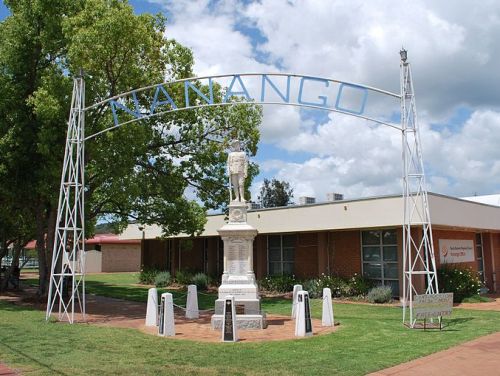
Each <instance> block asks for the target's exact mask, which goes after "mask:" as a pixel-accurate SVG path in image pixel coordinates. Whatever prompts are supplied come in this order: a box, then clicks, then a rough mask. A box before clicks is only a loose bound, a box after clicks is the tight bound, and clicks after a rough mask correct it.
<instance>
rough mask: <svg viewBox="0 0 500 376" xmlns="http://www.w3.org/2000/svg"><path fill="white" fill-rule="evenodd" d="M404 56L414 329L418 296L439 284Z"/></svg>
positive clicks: (408, 278) (408, 271) (406, 255)
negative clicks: (416, 297) (414, 308)
mask: <svg viewBox="0 0 500 376" xmlns="http://www.w3.org/2000/svg"><path fill="white" fill-rule="evenodd" d="M400 53H401V129H402V141H403V142H402V143H403V201H404V204H403V205H404V209H403V212H404V214H403V216H404V219H403V273H404V276H403V323H404V324H405V325H407V326H409V327H411V328H413V327H414V326H415V323H416V319H415V315H414V312H413V298H414V296H415V295H416V294H435V293H437V292H438V284H437V276H436V261H435V257H434V243H433V241H432V228H431V219H430V214H429V201H428V198H427V190H426V187H425V174H424V162H423V158H422V148H421V142H420V131H419V128H418V121H417V110H416V105H415V92H414V90H413V80H412V76H411V68H410V63H409V62H408V61H407V51H406V50H404V49H403V50H401V52H400ZM407 310H408V311H409V312H406V311H407Z"/></svg>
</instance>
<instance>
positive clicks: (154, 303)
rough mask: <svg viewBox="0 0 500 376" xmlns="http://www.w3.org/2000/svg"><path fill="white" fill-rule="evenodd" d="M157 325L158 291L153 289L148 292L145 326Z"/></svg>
mask: <svg viewBox="0 0 500 376" xmlns="http://www.w3.org/2000/svg"><path fill="white" fill-rule="evenodd" d="M156 325H158V291H157V290H156V288H155V287H153V288H150V289H149V290H148V305H147V308H146V326H156Z"/></svg>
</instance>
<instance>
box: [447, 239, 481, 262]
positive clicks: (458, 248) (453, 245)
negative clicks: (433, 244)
mask: <svg viewBox="0 0 500 376" xmlns="http://www.w3.org/2000/svg"><path fill="white" fill-rule="evenodd" d="M439 260H440V261H441V264H457V263H460V262H473V261H474V241H472V240H457V239H439Z"/></svg>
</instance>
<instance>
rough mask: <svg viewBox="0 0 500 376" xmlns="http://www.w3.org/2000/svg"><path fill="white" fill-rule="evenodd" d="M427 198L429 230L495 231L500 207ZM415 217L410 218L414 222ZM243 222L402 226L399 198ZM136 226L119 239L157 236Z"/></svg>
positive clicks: (277, 226) (320, 206)
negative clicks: (434, 227)
mask: <svg viewBox="0 0 500 376" xmlns="http://www.w3.org/2000/svg"><path fill="white" fill-rule="evenodd" d="M428 198H429V210H430V216H431V223H432V225H433V226H437V227H446V228H452V229H455V228H456V229H476V230H481V231H495V232H496V231H498V232H500V207H496V206H492V205H486V204H481V203H477V202H472V201H467V200H463V199H459V198H455V197H450V196H444V195H440V194H435V193H429V194H428ZM416 216H417V215H416V214H415V215H414V218H413V219H414V221H415V222H418V218H416ZM247 221H248V223H249V224H250V225H252V226H253V227H255V228H256V229H257V230H258V231H259V233H265V234H272V233H286V232H306V231H327V230H349V229H365V228H390V227H401V226H402V224H403V198H402V197H401V195H398V196H395V195H393V196H382V197H371V198H363V199H357V200H342V201H334V202H325V203H317V204H310V205H294V206H287V207H279V208H267V209H258V210H251V211H249V212H248V217H247ZM225 223H226V217H225V215H223V214H218V215H209V216H208V217H207V223H206V225H205V230H204V231H203V233H202V234H201V236H217V235H218V232H217V230H218V229H220V228H221V227H222V226H223V225H224V224H225ZM139 226H140V225H139V224H130V225H129V226H128V227H127V229H126V230H125V231H124V232H123V234H121V235H120V238H121V239H140V238H142V237H143V236H144V237H145V238H147V239H154V238H156V237H158V236H160V235H161V228H160V227H159V226H145V227H144V230H143V231H140V230H139ZM186 236H187V235H185V234H181V235H178V237H186Z"/></svg>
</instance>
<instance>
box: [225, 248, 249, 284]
mask: <svg viewBox="0 0 500 376" xmlns="http://www.w3.org/2000/svg"><path fill="white" fill-rule="evenodd" d="M247 249H248V242H247V241H246V240H244V239H230V240H228V241H227V249H226V251H227V252H226V260H227V271H228V273H229V274H236V275H242V274H245V273H246V272H247V271H248V270H249V267H248V259H247Z"/></svg>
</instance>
